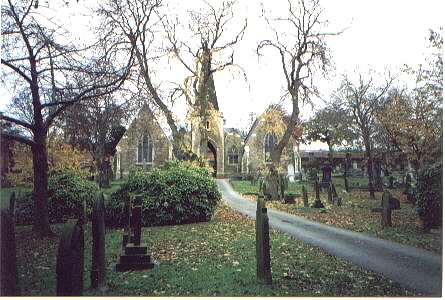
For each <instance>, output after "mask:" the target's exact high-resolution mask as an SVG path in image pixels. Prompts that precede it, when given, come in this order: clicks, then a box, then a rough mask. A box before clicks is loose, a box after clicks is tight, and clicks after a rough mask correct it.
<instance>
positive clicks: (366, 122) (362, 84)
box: [337, 73, 395, 199]
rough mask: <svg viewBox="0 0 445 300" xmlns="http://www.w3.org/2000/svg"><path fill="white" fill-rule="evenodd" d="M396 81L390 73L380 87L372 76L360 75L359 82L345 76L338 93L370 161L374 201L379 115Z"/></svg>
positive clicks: (369, 167)
mask: <svg viewBox="0 0 445 300" xmlns="http://www.w3.org/2000/svg"><path fill="white" fill-rule="evenodd" d="M394 79H395V77H394V76H391V74H390V73H388V78H387V79H386V82H385V83H383V84H381V85H378V84H376V83H375V80H374V78H373V77H372V76H371V75H370V76H369V77H368V78H365V77H364V76H362V75H361V74H359V75H358V82H353V81H352V80H350V79H349V78H348V77H347V76H346V75H344V76H343V80H342V83H341V85H340V88H339V90H338V93H337V98H338V100H339V101H340V102H341V103H342V104H343V105H344V107H345V108H346V109H347V111H348V112H349V113H350V114H351V115H352V120H353V124H354V125H355V127H356V128H357V131H358V134H359V135H360V137H361V139H362V140H363V145H364V147H365V151H366V157H367V159H368V179H369V193H370V196H371V198H373V199H374V198H375V193H374V192H375V182H374V164H373V151H374V137H375V133H376V129H377V124H376V123H377V114H378V112H379V111H380V110H381V109H382V108H383V105H384V101H383V100H384V96H385V95H386V93H387V91H388V89H389V88H390V87H391V85H392V83H393V81H394Z"/></svg>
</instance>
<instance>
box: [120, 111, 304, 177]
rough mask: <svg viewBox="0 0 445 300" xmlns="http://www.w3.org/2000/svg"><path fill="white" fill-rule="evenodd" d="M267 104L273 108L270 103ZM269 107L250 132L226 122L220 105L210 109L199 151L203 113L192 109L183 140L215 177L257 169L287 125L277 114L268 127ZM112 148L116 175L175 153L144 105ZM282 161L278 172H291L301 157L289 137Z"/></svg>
mask: <svg viewBox="0 0 445 300" xmlns="http://www.w3.org/2000/svg"><path fill="white" fill-rule="evenodd" d="M270 109H273V108H268V110H270ZM268 110H266V111H265V112H264V113H263V114H261V115H260V116H259V117H258V118H257V119H256V120H255V122H254V123H253V125H252V127H251V129H250V131H249V132H248V134H247V135H246V136H243V134H242V133H241V131H240V130H238V129H235V128H224V117H223V114H222V113H221V112H220V111H219V110H218V109H214V108H212V109H210V110H209V112H208V114H206V116H205V118H206V120H205V126H206V129H207V134H208V147H207V153H199V152H200V147H199V141H200V131H199V129H198V128H199V125H200V123H201V122H202V120H201V117H200V116H199V115H192V116H191V118H190V127H191V130H190V131H189V132H186V133H185V139H184V140H185V141H186V142H187V143H188V144H189V145H188V146H189V149H191V151H192V152H193V153H195V154H196V155H198V156H204V157H207V159H208V162H209V165H210V166H211V167H212V168H213V170H214V172H213V175H214V176H215V177H219V178H221V177H230V176H233V175H241V174H255V173H256V172H257V170H258V169H259V168H264V167H265V166H267V164H268V163H270V151H271V150H272V149H273V147H275V146H276V144H277V142H278V139H279V138H280V137H281V135H282V134H283V133H284V129H285V127H286V124H285V122H284V121H283V120H281V121H280V122H278V123H279V124H274V129H273V130H271V129H270V128H269V127H268V126H267V122H268V120H267V117H266V116H267V112H268ZM275 123H276V122H275ZM116 149H117V151H116V155H115V157H114V171H115V176H116V178H117V179H119V178H125V177H127V176H128V173H129V171H130V170H131V169H132V168H145V169H146V170H151V169H152V168H153V167H155V166H159V165H162V163H163V162H164V161H166V160H169V159H172V158H173V155H172V144H171V141H170V139H169V137H167V135H166V134H165V132H164V131H163V130H162V128H161V126H160V125H159V123H158V121H157V120H156V117H155V115H154V114H153V113H152V112H151V110H150V108H149V107H148V105H145V106H144V107H142V109H141V110H140V111H139V113H138V115H137V116H136V118H135V119H134V120H133V122H132V123H131V124H130V126H129V128H128V129H127V131H126V133H125V134H124V135H123V137H122V139H121V140H120V141H119V143H118V145H117V147H116ZM280 166H281V170H282V172H285V173H287V174H288V175H289V176H293V174H294V173H295V171H298V170H300V168H301V158H300V157H299V151H298V144H297V143H296V141H295V140H294V139H291V140H290V141H289V144H288V146H287V147H286V148H285V149H284V151H283V154H282V156H281V164H280Z"/></svg>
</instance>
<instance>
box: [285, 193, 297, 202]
mask: <svg viewBox="0 0 445 300" xmlns="http://www.w3.org/2000/svg"><path fill="white" fill-rule="evenodd" d="M295 197H296V195H295V194H285V195H284V203H286V204H294V203H295Z"/></svg>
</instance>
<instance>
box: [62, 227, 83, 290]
mask: <svg viewBox="0 0 445 300" xmlns="http://www.w3.org/2000/svg"><path fill="white" fill-rule="evenodd" d="M83 266H84V233H83V227H82V220H80V219H79V220H68V222H67V223H66V224H65V227H64V229H63V232H62V236H61V237H60V242H59V249H58V251H57V263H56V277H57V289H56V290H57V291H56V293H57V296H82V293H83Z"/></svg>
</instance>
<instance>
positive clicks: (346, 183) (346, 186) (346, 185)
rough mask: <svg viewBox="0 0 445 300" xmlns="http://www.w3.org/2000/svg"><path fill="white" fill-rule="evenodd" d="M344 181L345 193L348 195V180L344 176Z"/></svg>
mask: <svg viewBox="0 0 445 300" xmlns="http://www.w3.org/2000/svg"><path fill="white" fill-rule="evenodd" d="M344 180H345V191H346V192H348V193H349V184H348V178H347V177H346V176H344Z"/></svg>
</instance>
